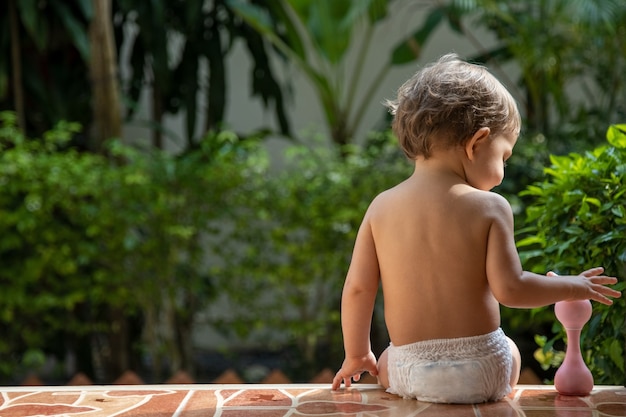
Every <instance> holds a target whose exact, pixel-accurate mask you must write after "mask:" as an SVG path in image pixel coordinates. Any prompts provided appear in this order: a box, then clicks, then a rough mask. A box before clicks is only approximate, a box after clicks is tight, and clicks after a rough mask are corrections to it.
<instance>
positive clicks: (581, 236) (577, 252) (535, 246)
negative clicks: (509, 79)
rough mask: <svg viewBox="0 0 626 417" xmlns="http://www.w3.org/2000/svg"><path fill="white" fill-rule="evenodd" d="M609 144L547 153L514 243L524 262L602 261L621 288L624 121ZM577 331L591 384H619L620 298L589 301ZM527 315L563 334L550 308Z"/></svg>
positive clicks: (625, 305) (560, 266)
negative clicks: (589, 312) (589, 307)
mask: <svg viewBox="0 0 626 417" xmlns="http://www.w3.org/2000/svg"><path fill="white" fill-rule="evenodd" d="M606 137H607V140H608V145H603V146H600V147H597V148H595V149H594V150H592V151H588V152H585V153H584V154H578V153H571V154H569V155H567V156H554V155H552V156H550V160H551V163H552V164H551V166H550V167H548V168H546V169H545V173H546V174H547V175H548V178H547V179H546V180H544V181H541V182H537V183H535V184H533V185H531V186H529V187H528V188H527V189H526V190H525V191H524V193H523V194H525V195H527V196H528V197H530V198H531V204H530V206H529V207H528V209H527V211H526V213H527V214H526V221H527V225H526V227H525V228H524V229H523V230H522V231H521V233H523V234H524V236H525V237H524V238H523V239H521V240H520V241H519V242H518V247H519V248H520V255H521V256H522V258H523V260H524V265H525V267H527V268H529V269H531V270H533V271H536V272H539V273H545V272H546V271H550V270H552V271H555V272H557V273H578V272H581V271H583V270H585V269H588V268H591V267H594V266H599V265H600V266H604V267H605V269H606V273H607V274H610V275H614V276H618V277H619V278H620V281H619V283H618V284H617V285H616V286H615V288H616V289H619V290H624V289H625V288H626V285H625V281H624V279H626V208H625V203H626V183H625V182H624V178H626V125H612V126H611V127H610V128H609V129H608V132H607V135H606ZM593 312H594V315H593V317H592V319H591V320H590V322H589V324H588V325H587V326H586V327H585V328H584V329H583V335H582V346H583V352H584V355H585V359H586V361H587V363H588V364H589V366H590V368H591V370H592V372H593V374H594V377H595V381H596V383H600V384H622V383H623V376H624V352H625V346H624V336H625V334H626V327H625V322H624V319H625V317H626V301H625V299H624V298H623V297H622V298H619V299H616V300H615V302H614V304H613V305H612V306H610V307H608V306H605V305H600V304H594V307H593ZM531 314H532V315H533V318H534V321H535V322H537V321H542V322H544V323H554V325H553V326H552V328H553V330H554V331H555V332H556V333H557V335H556V336H555V338H553V339H551V340H550V341H549V342H548V343H545V344H544V352H547V351H549V349H550V348H551V347H552V346H553V345H554V342H555V341H556V340H561V339H562V338H563V337H564V335H565V333H564V330H563V329H562V328H561V326H560V324H559V323H558V322H557V321H556V320H555V319H554V316H553V314H552V312H551V309H547V308H544V309H539V310H534V311H533V312H532V313H531Z"/></svg>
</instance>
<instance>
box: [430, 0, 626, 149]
mask: <svg viewBox="0 0 626 417" xmlns="http://www.w3.org/2000/svg"><path fill="white" fill-rule="evenodd" d="M445 3H446V5H447V6H446V10H448V13H446V16H447V18H448V21H449V22H450V23H451V24H452V25H453V27H457V28H458V30H459V31H460V32H461V33H462V34H464V35H465V36H466V37H468V38H469V39H471V40H473V41H474V42H479V41H480V40H479V37H477V36H476V35H475V34H474V33H473V31H474V28H478V27H480V28H483V29H486V30H488V31H489V32H490V33H491V34H492V35H494V36H495V38H496V39H497V42H496V43H495V45H493V46H487V45H485V43H484V42H483V45H478V46H480V48H479V49H480V50H481V53H480V55H479V56H476V57H473V59H474V60H476V61H479V62H486V63H487V64H488V66H489V67H490V68H491V69H492V70H494V71H496V72H497V74H499V75H500V76H502V77H505V76H507V75H508V74H509V73H511V72H510V71H509V70H506V69H503V68H502V67H501V66H503V65H505V64H507V63H514V64H515V67H516V68H519V70H520V71H519V78H518V79H515V80H506V79H504V81H507V84H508V87H509V88H510V89H512V91H514V92H515V91H516V89H518V88H519V89H520V91H519V94H518V97H519V99H520V104H521V106H522V107H523V110H524V114H525V117H526V120H525V123H526V126H527V129H528V130H529V131H530V132H531V133H532V134H535V133H542V134H544V135H545V136H546V138H548V139H550V141H549V143H548V144H549V149H550V151H551V152H554V153H563V152H568V151H572V150H577V149H584V148H585V147H587V144H588V143H593V144H594V145H597V144H598V143H599V142H595V141H597V140H598V139H601V138H602V135H601V134H602V130H604V129H605V128H606V126H607V125H609V124H611V123H616V122H618V121H619V120H622V119H623V117H624V114H625V113H626V108H624V103H625V100H624V98H625V97H626V84H625V83H624V80H623V74H624V69H625V68H626V49H625V48H626V45H625V44H624V42H621V39H624V36H626V32H625V31H626V28H625V27H624V25H623V24H622V22H623V21H624V19H626V3H624V2H623V1H620V0H606V1H602V2H600V1H597V0H577V1H570V0H546V1H526V0H475V1H467V0H449V1H447V2H445ZM433 8H434V9H435V10H437V9H441V8H442V6H441V5H440V4H439V2H437V5H436V6H434V7H433ZM538 33H544V34H545V36H537V34H538ZM590 141H591V142H590Z"/></svg>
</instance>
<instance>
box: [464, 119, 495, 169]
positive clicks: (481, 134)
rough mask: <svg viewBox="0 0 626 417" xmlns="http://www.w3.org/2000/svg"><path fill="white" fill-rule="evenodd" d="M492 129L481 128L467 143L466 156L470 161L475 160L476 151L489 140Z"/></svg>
mask: <svg viewBox="0 0 626 417" xmlns="http://www.w3.org/2000/svg"><path fill="white" fill-rule="evenodd" d="M490 133H491V129H489V128H488V127H481V128H480V129H478V130H477V131H476V133H474V134H473V135H472V137H471V138H470V139H469V140H468V141H467V142H466V143H465V155H466V156H467V159H469V160H470V161H473V160H474V157H475V154H476V151H477V150H478V148H479V147H480V146H481V145H482V144H484V143H485V142H486V141H487V139H488V138H489V134H490Z"/></svg>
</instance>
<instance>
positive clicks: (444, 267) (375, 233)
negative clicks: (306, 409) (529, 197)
mask: <svg viewBox="0 0 626 417" xmlns="http://www.w3.org/2000/svg"><path fill="white" fill-rule="evenodd" d="M388 106H389V108H390V109H391V112H392V114H394V120H393V130H394V133H395V134H396V136H397V137H398V139H399V141H400V144H401V147H402V149H403V151H404V152H405V154H406V155H407V156H408V158H410V159H411V160H413V161H414V163H415V170H414V172H413V174H412V175H411V176H410V177H409V178H408V179H407V180H405V181H404V182H402V183H400V184H398V185H397V186H395V187H393V188H391V189H389V190H387V191H385V192H383V193H381V194H380V195H378V196H377V197H376V198H375V199H374V200H373V201H372V203H371V205H370V206H369V208H368V210H367V213H366V214H365V217H364V219H363V222H362V224H361V226H360V228H359V232H358V234H357V238H356V243H355V246H354V252H353V256H352V261H351V263H350V268H349V270H348V274H347V277H346V281H345V285H344V289H343V295H342V303H341V309H342V318H341V321H342V328H343V336H344V348H345V360H344V362H343V365H342V367H341V369H340V370H339V371H338V372H337V374H336V376H335V378H334V380H333V383H332V389H334V390H336V389H339V387H340V386H341V383H342V382H343V383H344V384H345V386H346V387H349V386H350V384H351V381H352V380H355V381H358V380H359V378H360V375H361V373H363V372H369V373H370V374H372V375H377V376H378V379H379V382H380V384H382V385H383V386H384V387H385V388H387V391H388V392H390V393H394V394H398V395H400V396H402V397H405V398H416V399H418V400H420V401H430V402H444V403H480V402H485V401H495V400H498V399H501V398H502V397H504V396H506V395H507V394H508V393H509V392H510V390H511V387H513V386H514V385H515V384H516V383H517V380H518V378H519V372H520V363H521V359H520V353H519V350H518V349H517V347H516V346H515V344H514V343H513V342H512V341H511V340H510V339H509V338H508V337H507V336H506V335H505V334H504V333H503V331H502V330H501V329H500V327H499V326H500V309H499V308H500V304H503V305H506V306H509V307H518V308H531V307H539V306H545V305H549V304H553V303H555V302H557V301H561V300H579V299H591V300H595V301H597V302H600V303H603V304H611V303H612V301H611V300H610V298H609V297H619V296H620V295H621V294H620V292H618V291H615V290H613V289H611V288H610V287H608V286H607V285H610V284H615V283H616V282H617V279H616V278H614V277H607V276H604V275H601V274H602V273H603V268H600V267H599V268H593V269H590V270H587V271H585V272H583V273H581V274H580V275H576V276H550V277H547V276H544V275H537V274H534V273H530V272H526V271H523V270H522V266H521V262H520V259H519V256H518V253H517V249H516V246H515V241H514V235H513V231H514V229H513V213H512V210H511V207H510V205H509V204H508V203H507V201H506V200H505V199H504V198H503V197H502V196H500V195H498V194H496V193H493V192H490V190H491V189H492V188H493V187H495V186H497V185H498V184H500V183H501V182H502V179H503V177H504V166H505V162H506V160H507V159H508V158H509V157H510V156H511V153H512V152H513V147H514V146H515V142H516V141H517V137H518V134H519V131H520V125H521V119H520V114H519V111H518V109H517V105H516V103H515V101H514V99H513V97H512V96H511V95H510V94H509V92H508V91H507V90H506V89H505V87H504V86H503V85H502V84H501V83H500V82H499V81H498V80H497V79H496V78H495V77H494V76H493V75H491V74H490V73H489V72H488V71H487V70H486V69H485V68H484V67H481V66H478V65H473V64H469V63H466V62H464V61H462V60H460V59H459V58H458V57H457V56H456V55H454V54H449V55H445V56H443V57H442V58H440V59H439V60H438V61H437V62H435V63H433V64H431V65H429V66H427V67H425V68H423V69H422V70H420V71H419V72H417V73H416V74H415V75H414V76H413V77H412V78H410V79H409V80H408V81H407V82H406V83H405V84H404V85H403V86H402V87H400V89H399V91H398V97H397V99H396V100H395V101H390V102H388ZM380 283H382V291H383V296H384V306H385V307H384V312H385V313H384V314H385V322H386V325H387V330H388V332H389V337H390V339H391V344H390V346H389V347H388V348H387V349H386V350H385V352H383V354H382V355H381V356H380V358H379V360H378V363H377V361H376V357H375V356H374V354H373V353H372V350H371V347H370V339H369V334H370V326H371V317H372V312H373V308H374V300H375V298H376V294H377V292H378V287H379V284H380Z"/></svg>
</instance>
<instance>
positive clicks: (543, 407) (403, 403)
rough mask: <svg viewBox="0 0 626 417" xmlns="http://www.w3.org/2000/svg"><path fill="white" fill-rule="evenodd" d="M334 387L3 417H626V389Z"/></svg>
mask: <svg viewBox="0 0 626 417" xmlns="http://www.w3.org/2000/svg"><path fill="white" fill-rule="evenodd" d="M329 388H330V387H329V385H328V384H288V385H287V384H277V385H263V384H237V385H228V386H226V385H215V384H194V385H190V386H189V388H186V387H182V386H180V385H167V384H158V385H136V386H132V387H131V386H119V385H118V386H115V385H111V386H105V387H102V386H82V387H70V386H62V387H46V386H37V387H34V386H33V387H23V386H22V387H0V416H3V417H15V416H36V415H68V416H70V415H77V414H80V415H81V417H104V416H110V415H119V416H125V417H145V416H150V417H165V416H173V415H175V416H177V417H204V416H213V415H220V416H222V417H252V416H254V417H284V416H292V417H305V416H318V417H323V416H335V417H339V416H343V417H364V416H377V417H407V416H412V417H476V416H480V417H521V416H524V417H599V416H603V417H624V416H626V388H624V387H618V386H615V387H595V388H594V390H593V391H592V393H591V395H590V396H587V397H571V396H561V395H559V394H558V393H557V392H556V391H555V390H554V387H550V386H540V385H536V386H524V385H522V386H518V387H516V389H515V390H514V392H513V393H511V395H509V396H508V397H507V398H505V399H504V400H502V401H499V402H495V403H485V404H477V405H450V404H431V403H426V402H420V401H416V400H405V399H402V398H400V397H398V396H396V395H392V394H388V393H386V392H385V391H384V390H383V389H382V388H380V387H379V386H378V385H373V384H372V385H366V384H355V386H353V387H352V388H350V389H342V390H339V391H331V390H330V389H329Z"/></svg>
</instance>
